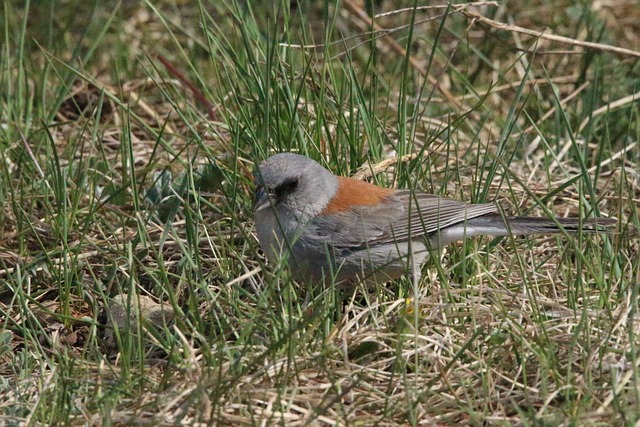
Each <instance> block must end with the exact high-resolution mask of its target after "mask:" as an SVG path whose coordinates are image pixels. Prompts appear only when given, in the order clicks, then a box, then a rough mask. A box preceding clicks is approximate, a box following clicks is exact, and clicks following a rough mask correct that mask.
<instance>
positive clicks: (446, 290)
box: [0, 0, 640, 425]
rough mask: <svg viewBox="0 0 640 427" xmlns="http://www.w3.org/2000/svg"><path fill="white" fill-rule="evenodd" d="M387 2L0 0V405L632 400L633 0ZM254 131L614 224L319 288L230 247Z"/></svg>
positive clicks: (247, 211) (338, 413)
mask: <svg viewBox="0 0 640 427" xmlns="http://www.w3.org/2000/svg"><path fill="white" fill-rule="evenodd" d="M412 6H413V3H407V4H404V5H403V7H408V8H409V10H407V11H404V12H402V11H400V5H398V4H396V3H395V2H393V4H392V2H385V1H383V2H365V6H363V5H359V4H358V3H357V2H353V1H346V0H345V1H344V2H342V3H341V4H340V5H339V6H336V5H334V3H333V2H322V3H319V2H300V3H295V2H294V3H292V4H290V3H289V2H279V3H277V4H275V5H269V6H265V5H262V3H261V2H235V0H229V1H225V2H205V1H204V0H200V1H197V2H184V1H177V0H175V1H160V2H153V3H152V2H147V3H138V2H128V1H125V2H121V3H117V4H112V3H110V2H93V3H92V4H80V5H78V4H75V2H69V1H63V0H58V1H54V2H50V3H49V4H47V5H45V4H44V3H40V2H30V1H23V2H20V3H19V4H13V3H9V2H4V3H3V6H2V7H3V14H2V16H3V18H2V21H1V22H0V29H1V30H2V31H0V34H1V35H0V40H1V44H0V47H1V52H2V53H1V54H0V206H2V209H1V210H0V372H1V373H2V375H1V376H0V424H3V425H4V424H6V425H28V424H33V425H49V424H65V425H67V424H68V425H86V424H89V425H94V424H101V425H124V424H132V423H134V422H135V423H140V424H144V425H153V424H155V425H176V424H187V425H194V424H198V423H199V424H200V425H204V424H216V425H373V424H378V425H417V424H427V425H436V424H437V425H612V424H613V425H634V423H636V422H637V421H638V419H640V357H639V356H638V354H639V353H638V346H640V317H639V314H638V309H639V308H640V307H639V304H638V301H639V299H638V289H639V287H638V284H639V283H640V273H639V270H640V268H639V261H638V259H639V257H638V251H639V244H638V235H637V227H638V226H639V222H640V221H639V217H638V206H639V200H640V183H639V179H638V170H639V168H638V162H639V161H640V158H639V153H640V150H639V149H638V140H639V137H640V121H639V120H638V102H637V97H636V98H633V97H630V95H633V94H636V93H638V87H639V86H640V84H639V83H640V80H639V79H638V75H640V74H638V67H639V63H638V60H637V57H638V55H637V50H636V55H634V54H633V51H634V49H637V46H638V41H639V36H638V34H639V32H638V31H637V30H638V26H637V22H639V21H640V19H639V18H640V16H638V14H639V13H640V12H639V11H638V9H637V7H636V5H635V3H634V2H627V1H623V0H620V1H616V2H614V3H612V4H611V5H608V6H606V7H605V6H603V7H601V8H599V9H598V8H595V7H591V6H590V5H585V4H583V3H580V2H572V1H566V2H549V1H545V0H540V1H537V2H535V4H528V5H527V7H522V6H520V5H515V4H506V3H505V4H499V5H497V6H496V5H493V4H485V5H479V6H477V7H476V10H477V11H478V12H479V13H480V14H481V16H483V17H485V18H489V19H491V20H494V21H497V22H503V23H510V24H511V26H510V27H508V28H503V29H500V28H498V27H497V26H496V25H495V23H493V24H492V21H483V22H479V21H473V20H472V19H471V18H470V17H469V16H467V15H465V11H466V10H467V9H465V10H461V9H457V8H455V7H453V6H451V5H449V6H447V5H445V4H443V5H442V6H443V7H440V8H437V9H429V10H413V8H412ZM418 6H420V5H418ZM393 10H396V13H394V14H391V15H386V16H380V17H378V18H376V20H375V25H373V24H372V23H371V21H370V20H369V19H366V18H365V17H363V16H364V14H367V15H369V16H373V15H375V14H377V13H381V12H390V11H393ZM547 17H551V18H547ZM515 26H517V27H522V28H525V29H530V30H535V31H541V30H542V29H544V28H549V29H550V33H553V34H554V35H562V36H564V37H567V38H569V39H572V40H575V41H576V42H577V44H576V43H574V44H566V43H561V42H557V41H553V40H549V39H545V38H544V37H541V38H538V37H531V36H528V35H524V34H523V33H521V32H518V31H517V29H516V28H515ZM385 30H388V31H385ZM580 42H593V43H597V45H596V46H591V47H590V48H585V47H583V46H581V45H580ZM611 47H613V48H620V49H628V50H629V51H631V53H629V51H625V52H621V51H620V52H618V53H616V52H612V49H611ZM189 83H190V84H192V85H193V86H194V87H195V90H192V89H190V88H189V87H188V84H189ZM280 151H296V152H300V153H303V154H306V155H308V156H310V157H312V158H314V159H316V160H318V161H320V162H321V163H322V164H323V165H325V166H326V167H327V168H329V169H330V170H332V171H333V172H335V173H337V174H342V175H357V176H361V177H365V178H367V179H369V180H371V181H372V182H376V183H378V184H380V185H384V186H393V187H398V188H412V189H417V190H424V191H428V192H432V193H436V194H441V195H446V196H450V197H455V198H459V199H463V200H470V201H474V202H483V201H487V200H492V199H499V200H500V204H501V206H502V207H503V208H504V209H505V210H506V211H508V212H512V213H516V214H530V215H558V216H577V215H581V216H585V217H587V216H612V217H616V218H618V220H619V223H618V226H617V228H616V230H615V232H614V233H612V234H611V235H608V236H606V235H602V236H593V235H587V234H584V235H583V234H577V235H573V236H562V235H561V236H554V237H539V238H538V237H536V238H530V239H523V238H503V239H488V238H485V239H473V240H470V241H466V242H462V243H460V244H456V245H452V246H451V247H449V248H447V249H446V250H444V251H442V252H441V253H439V254H438V256H434V257H432V259H430V260H429V261H428V262H427V263H426V265H425V266H424V267H423V275H422V280H421V282H420V283H419V284H417V285H416V284H413V283H411V281H410V280H409V279H407V278H403V279H401V280H399V281H398V282H397V283H391V284H387V285H385V286H383V285H380V286H374V287H372V288H368V289H364V288H358V290H357V291H356V293H355V294H354V295H353V297H351V298H347V299H346V301H345V300H344V298H343V296H342V295H341V294H340V292H339V291H338V290H336V289H334V288H333V287H328V288H326V289H322V288H318V287H316V288H313V287H305V286H302V285H300V284H296V283H294V282H293V281H292V280H291V279H290V275H289V272H288V271H287V269H286V268H284V266H283V265H274V264H275V263H268V262H267V261H266V260H265V258H264V256H263V254H262V253H261V251H260V250H259V249H258V244H257V240H256V238H255V235H254V232H253V224H252V211H251V205H252V190H253V186H252V182H251V171H252V170H253V167H254V162H256V161H260V160H261V159H264V158H266V157H267V156H269V155H270V154H272V153H275V152H280ZM389 159H390V161H388V162H387V163H382V162H383V161H385V160H389ZM305 298H307V299H308V300H309V301H308V304H306V305H305V304H304V301H305ZM150 312H153V313H155V314H149V313H150ZM118 313H120V315H118ZM129 318H132V319H134V321H127V319H129ZM114 324H117V325H120V327H117V328H114V327H113V325H114Z"/></svg>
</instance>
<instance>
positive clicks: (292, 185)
mask: <svg viewBox="0 0 640 427" xmlns="http://www.w3.org/2000/svg"><path fill="white" fill-rule="evenodd" d="M299 183H300V178H299V177H295V178H288V179H286V180H285V181H283V182H282V184H280V185H278V186H277V187H276V188H274V189H273V193H274V195H275V196H276V199H277V200H281V199H283V198H285V197H287V196H288V195H289V194H291V193H293V192H294V191H296V188H298V184H299Z"/></svg>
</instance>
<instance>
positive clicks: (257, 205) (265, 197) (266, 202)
mask: <svg viewBox="0 0 640 427" xmlns="http://www.w3.org/2000/svg"><path fill="white" fill-rule="evenodd" d="M269 206H271V200H270V199H269V194H268V193H267V192H266V191H265V189H264V187H262V186H260V187H258V188H256V198H255V200H254V202H253V212H260V211H261V210H263V209H266V208H268V207H269Z"/></svg>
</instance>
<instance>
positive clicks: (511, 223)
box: [466, 214, 617, 236]
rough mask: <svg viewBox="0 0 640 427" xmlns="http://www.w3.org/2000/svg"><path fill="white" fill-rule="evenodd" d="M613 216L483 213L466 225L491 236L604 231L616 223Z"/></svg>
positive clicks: (468, 221) (478, 232)
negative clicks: (518, 215)
mask: <svg viewBox="0 0 640 427" xmlns="http://www.w3.org/2000/svg"><path fill="white" fill-rule="evenodd" d="M616 222H617V221H616V220H615V219H613V218H587V219H583V218H555V219H551V218H544V217H517V216H515V217H502V216H501V215H497V214H493V215H483V216H480V217H476V218H472V219H469V220H467V222H466V227H467V228H471V229H474V230H475V231H476V232H475V233H474V234H486V235H492V236H507V235H515V236H518V235H528V234H555V233H564V232H569V233H577V232H580V231H582V232H583V233H606V232H608V231H609V229H610V228H612V227H614V226H615V225H616Z"/></svg>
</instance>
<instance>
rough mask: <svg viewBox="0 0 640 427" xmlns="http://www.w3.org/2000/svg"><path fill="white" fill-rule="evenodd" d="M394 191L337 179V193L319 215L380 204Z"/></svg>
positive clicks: (355, 180) (340, 178) (356, 181)
mask: <svg viewBox="0 0 640 427" xmlns="http://www.w3.org/2000/svg"><path fill="white" fill-rule="evenodd" d="M394 192H395V190H394V189H391V188H382V187H378V186H377V185H373V184H369V183H368V182H365V181H358V180H357V179H353V178H346V177H344V176H339V177H338V191H337V192H336V194H335V195H334V196H333V198H332V199H331V200H329V203H328V204H327V206H325V208H324V209H323V210H322V212H320V215H329V214H335V213H339V212H344V211H348V210H349V209H351V208H352V207H354V206H372V205H377V204H378V203H381V202H382V199H384V198H385V197H387V196H389V195H391V194H393V193H394Z"/></svg>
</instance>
